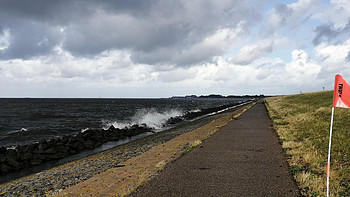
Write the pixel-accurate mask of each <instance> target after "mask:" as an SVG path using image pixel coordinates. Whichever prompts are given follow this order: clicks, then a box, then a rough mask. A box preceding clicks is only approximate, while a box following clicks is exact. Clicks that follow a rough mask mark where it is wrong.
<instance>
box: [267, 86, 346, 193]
mask: <svg viewBox="0 0 350 197" xmlns="http://www.w3.org/2000/svg"><path fill="white" fill-rule="evenodd" d="M332 96H333V91H323V92H315V93H306V94H299V95H292V96H279V97H271V98H266V99H265V104H266V107H267V109H268V111H269V115H270V117H271V119H272V122H273V127H274V129H275V130H276V131H277V133H278V135H279V137H280V139H281V141H282V147H283V151H282V153H284V154H286V156H287V157H288V162H289V165H290V167H291V173H292V174H293V176H294V178H295V180H296V181H297V183H298V185H299V187H300V188H301V190H302V193H303V195H305V196H325V195H326V166H327V153H328V140H329V127H330V119H331V109H332ZM330 191H331V196H350V110H349V109H342V108H336V109H335V114H334V123H333V136H332V151H331V174H330Z"/></svg>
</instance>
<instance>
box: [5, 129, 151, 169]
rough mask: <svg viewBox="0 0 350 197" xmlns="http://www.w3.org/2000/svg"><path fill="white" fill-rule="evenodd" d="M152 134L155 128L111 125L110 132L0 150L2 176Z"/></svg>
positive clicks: (92, 131)
mask: <svg viewBox="0 0 350 197" xmlns="http://www.w3.org/2000/svg"><path fill="white" fill-rule="evenodd" d="M150 131H152V129H151V128H149V127H147V126H146V125H133V126H131V127H129V128H124V129H119V128H115V127H114V126H110V127H109V128H108V129H106V130H105V129H101V130H87V131H85V132H79V133H78V134H77V135H74V136H73V135H69V136H63V137H62V138H59V139H51V140H42V141H40V142H38V143H34V144H29V145H22V146H17V147H15V148H13V149H12V148H11V149H9V148H5V147H0V174H5V173H8V172H13V171H18V170H20V169H23V168H28V167H32V166H35V165H39V164H41V163H43V162H47V161H51V160H57V159H62V158H64V157H67V156H69V155H73V154H76V153H79V152H81V151H83V150H87V149H94V148H97V147H99V146H101V145H102V144H103V143H105V142H108V141H117V140H120V139H125V138H127V137H131V136H135V135H138V134H141V133H144V132H150Z"/></svg>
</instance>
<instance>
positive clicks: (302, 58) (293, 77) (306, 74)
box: [286, 50, 321, 86]
mask: <svg viewBox="0 0 350 197" xmlns="http://www.w3.org/2000/svg"><path fill="white" fill-rule="evenodd" d="M320 70H321V66H320V65H318V64H316V63H315V62H314V61H312V60H310V59H309V58H308V55H307V53H306V52H305V51H302V50H294V51H293V52H292V61H291V62H290V63H288V64H287V65H286V72H287V76H288V78H287V80H289V81H291V82H292V83H293V84H295V85H298V86H301V85H305V84H308V83H309V84H312V83H315V81H316V80H317V75H318V74H319V73H320Z"/></svg>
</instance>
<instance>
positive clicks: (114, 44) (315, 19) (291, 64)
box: [0, 0, 350, 97]
mask: <svg viewBox="0 0 350 197" xmlns="http://www.w3.org/2000/svg"><path fill="white" fill-rule="evenodd" d="M336 74H341V75H342V76H343V77H344V78H345V79H348V80H349V81H350V1H348V0H330V1H328V0H299V1H297V0H283V1H282V0H280V1H273V0H266V1H260V0H259V1H257V0H252V1H249V0H245V1H242V0H215V1H214V0H132V1H125V0H98V1H97V0H96V1H92V0H91V1H89V0H81V1H80V0H75V1H68V0H62V1H56V0H45V1H44V0H41V1H39V0H31V1H20V0H18V1H17V0H1V1H0V97H169V96H173V95H188V94H197V95H201V94H212V93H215V94H222V95H232V94H234V95H240V94H267V95H271V94H296V93H300V92H310V91H320V90H322V89H323V87H324V88H325V89H326V90H330V89H332V88H333V81H334V76H335V75H336Z"/></svg>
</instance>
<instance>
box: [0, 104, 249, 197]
mask: <svg viewBox="0 0 350 197" xmlns="http://www.w3.org/2000/svg"><path fill="white" fill-rule="evenodd" d="M243 108H246V107H240V108H238V109H237V108H236V109H231V110H229V111H226V112H223V113H220V114H216V115H213V116H209V117H205V118H202V119H199V120H196V121H193V122H190V123H187V124H183V125H181V126H178V127H175V128H172V129H169V130H166V131H163V132H160V133H157V134H154V135H151V136H148V137H145V138H141V139H138V140H135V141H132V142H130V143H128V144H124V145H121V146H118V147H115V148H112V149H109V150H107V151H104V152H101V153H98V154H95V155H92V156H89V157H85V158H82V159H79V160H76V161H73V162H70V163H66V164H64V165H61V166H58V167H55V168H52V169H49V170H45V171H42V172H40V173H36V174H32V175H29V176H26V177H22V178H19V179H16V180H13V181H10V182H8V183H4V184H1V185H0V196H20V195H24V196H43V195H51V194H56V193H58V192H60V191H62V190H63V189H65V188H67V187H69V186H72V185H76V184H78V183H80V182H82V181H85V180H88V179H90V178H91V177H93V176H94V175H98V174H101V173H103V172H105V171H107V170H108V169H122V168H121V166H123V165H124V164H122V162H124V161H127V160H130V159H131V158H135V157H137V156H139V155H143V154H142V153H145V152H147V151H148V150H150V149H151V148H153V147H156V146H159V145H160V146H162V144H164V143H166V142H168V141H169V140H171V139H173V138H175V137H177V136H179V135H181V134H184V133H188V132H190V131H194V130H196V129H198V128H201V127H203V126H204V125H207V124H208V123H211V122H213V121H214V120H218V119H220V118H223V117H230V118H232V116H233V114H237V113H238V111H240V110H242V109H243ZM230 118H229V119H230ZM225 120H226V119H225ZM226 121H228V119H227V120H226ZM214 122H216V123H217V124H223V123H222V122H219V121H214ZM218 126H220V125H215V126H213V128H216V127H218ZM213 128H211V129H213ZM206 135H208V132H207V133H206ZM186 143H187V142H186ZM186 143H185V144H186ZM158 149H159V147H158ZM182 149H183V146H181V150H182ZM181 150H180V151H181ZM165 163H166V161H163V160H162V162H161V163H160V164H159V165H158V166H159V167H161V166H164V165H165ZM143 179H144V178H143ZM125 188H127V189H128V190H130V189H131V188H133V187H131V186H130V187H129V186H128V187H125Z"/></svg>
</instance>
